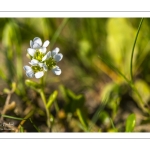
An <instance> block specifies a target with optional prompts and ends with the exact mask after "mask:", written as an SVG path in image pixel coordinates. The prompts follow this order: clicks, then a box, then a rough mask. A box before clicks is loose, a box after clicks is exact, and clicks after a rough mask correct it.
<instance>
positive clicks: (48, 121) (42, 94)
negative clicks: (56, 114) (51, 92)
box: [40, 90, 50, 128]
mask: <svg viewBox="0 0 150 150" xmlns="http://www.w3.org/2000/svg"><path fill="white" fill-rule="evenodd" d="M40 96H41V98H42V101H43V104H44V107H45V110H46V115H47V126H48V127H49V128H50V113H49V110H48V108H47V106H46V98H45V95H44V92H43V90H40Z"/></svg>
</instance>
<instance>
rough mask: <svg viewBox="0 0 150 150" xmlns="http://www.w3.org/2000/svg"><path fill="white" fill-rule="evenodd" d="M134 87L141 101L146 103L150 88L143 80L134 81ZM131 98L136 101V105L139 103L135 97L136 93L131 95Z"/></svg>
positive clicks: (149, 98) (149, 95)
mask: <svg viewBox="0 0 150 150" xmlns="http://www.w3.org/2000/svg"><path fill="white" fill-rule="evenodd" d="M135 87H136V89H137V90H138V92H139V94H140V95H141V96H142V99H143V101H144V103H145V104H146V103H148V101H149V100H150V87H149V85H148V84H147V83H146V82H145V81H144V80H141V79H140V80H136V81H135ZM132 96H133V98H134V99H135V100H136V102H137V103H139V97H138V96H137V95H136V93H134V92H133V93H132Z"/></svg>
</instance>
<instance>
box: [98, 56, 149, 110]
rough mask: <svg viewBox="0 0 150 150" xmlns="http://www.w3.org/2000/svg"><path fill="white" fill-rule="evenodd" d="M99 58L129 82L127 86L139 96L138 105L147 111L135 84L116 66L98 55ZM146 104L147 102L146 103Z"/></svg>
mask: <svg viewBox="0 0 150 150" xmlns="http://www.w3.org/2000/svg"><path fill="white" fill-rule="evenodd" d="M99 58H100V59H101V60H102V61H103V62H104V63H105V64H106V65H107V66H108V67H110V69H112V70H113V71H114V72H116V73H117V74H119V75H120V76H122V77H123V78H124V79H125V81H126V82H127V83H128V84H129V86H130V87H131V88H132V89H133V90H134V92H135V93H136V94H137V96H138V97H139V100H140V101H139V102H140V107H141V108H142V109H143V111H145V112H148V113H149V111H148V110H146V109H145V103H144V101H143V99H142V97H141V95H140V94H139V92H138V90H137V89H136V87H135V85H134V84H133V82H132V81H130V80H129V79H128V78H127V77H126V76H125V75H124V74H123V73H122V72H121V71H120V70H119V69H117V68H116V67H114V66H113V65H112V64H111V63H109V62H108V61H107V62H106V60H105V59H103V58H102V57H100V56H99ZM146 105H147V104H146Z"/></svg>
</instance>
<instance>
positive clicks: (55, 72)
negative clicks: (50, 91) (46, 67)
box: [52, 66, 61, 75]
mask: <svg viewBox="0 0 150 150" xmlns="http://www.w3.org/2000/svg"><path fill="white" fill-rule="evenodd" d="M52 72H53V73H54V74H55V75H60V74H61V69H60V68H59V67H58V66H56V67H55V68H53V69H52Z"/></svg>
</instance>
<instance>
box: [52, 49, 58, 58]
mask: <svg viewBox="0 0 150 150" xmlns="http://www.w3.org/2000/svg"><path fill="white" fill-rule="evenodd" d="M58 52H59V48H58V47H56V48H55V49H54V50H53V51H52V56H54V55H56V54H58Z"/></svg>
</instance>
